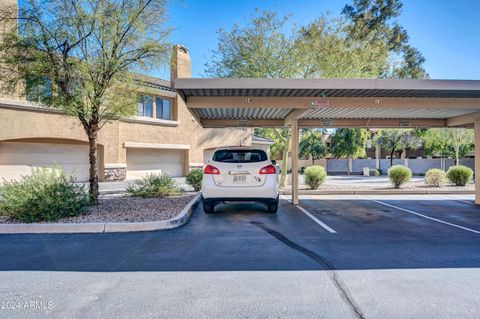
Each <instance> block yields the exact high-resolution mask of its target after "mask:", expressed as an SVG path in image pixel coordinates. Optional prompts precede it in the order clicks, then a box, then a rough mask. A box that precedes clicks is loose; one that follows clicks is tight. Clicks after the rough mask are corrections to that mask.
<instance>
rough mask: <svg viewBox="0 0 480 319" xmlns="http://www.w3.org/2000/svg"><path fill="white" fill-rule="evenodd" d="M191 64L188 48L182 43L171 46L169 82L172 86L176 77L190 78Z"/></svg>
mask: <svg viewBox="0 0 480 319" xmlns="http://www.w3.org/2000/svg"><path fill="white" fill-rule="evenodd" d="M191 77H192V65H191V62H190V55H189V54H188V48H187V47H186V46H184V45H181V44H177V45H174V46H173V54H172V64H171V66H170V82H171V83H172V86H173V85H174V83H175V80H176V79H181V78H191Z"/></svg>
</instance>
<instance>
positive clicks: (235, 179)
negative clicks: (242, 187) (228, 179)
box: [233, 175, 247, 182]
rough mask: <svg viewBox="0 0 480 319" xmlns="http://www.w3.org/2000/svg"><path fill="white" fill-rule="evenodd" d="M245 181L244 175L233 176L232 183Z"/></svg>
mask: <svg viewBox="0 0 480 319" xmlns="http://www.w3.org/2000/svg"><path fill="white" fill-rule="evenodd" d="M246 180H247V176H245V175H235V176H233V181H234V182H245V181H246Z"/></svg>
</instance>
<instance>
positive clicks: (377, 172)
mask: <svg viewBox="0 0 480 319" xmlns="http://www.w3.org/2000/svg"><path fill="white" fill-rule="evenodd" d="M370 175H372V176H380V171H379V170H378V169H376V168H374V169H371V170H370Z"/></svg>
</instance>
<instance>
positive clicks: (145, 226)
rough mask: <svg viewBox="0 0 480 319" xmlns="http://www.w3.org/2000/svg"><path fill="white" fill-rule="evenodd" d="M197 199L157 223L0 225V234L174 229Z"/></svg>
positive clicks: (194, 205)
mask: <svg viewBox="0 0 480 319" xmlns="http://www.w3.org/2000/svg"><path fill="white" fill-rule="evenodd" d="M200 198H201V194H197V195H195V197H194V198H193V199H192V200H191V201H190V202H189V203H188V204H187V206H185V207H184V208H183V210H182V211H181V212H180V213H179V214H178V215H177V216H175V217H173V218H170V219H167V220H160V221H155V222H138V223H81V224H70V223H69V224H38V223H32V224H0V234H74V233H124V232H138V231H152V230H162V229H172V228H177V227H180V226H183V225H184V224H185V223H186V222H187V221H188V219H189V218H190V216H191V215H192V213H193V210H194V209H195V207H196V206H197V205H198V203H199V202H200Z"/></svg>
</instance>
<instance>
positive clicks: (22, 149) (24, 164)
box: [0, 142, 89, 182]
mask: <svg viewBox="0 0 480 319" xmlns="http://www.w3.org/2000/svg"><path fill="white" fill-rule="evenodd" d="M53 163H56V164H57V165H58V166H60V167H62V168H63V169H64V170H65V172H67V173H69V174H70V173H73V172H74V171H75V173H76V176H77V178H76V179H77V181H79V182H83V181H88V170H89V164H88V146H87V145H68V144H49V143H11V142H1V143H0V181H1V180H2V178H5V179H7V180H11V179H19V178H20V177H21V176H22V175H29V174H30V173H31V168H32V167H48V166H51V165H52V164H53Z"/></svg>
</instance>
